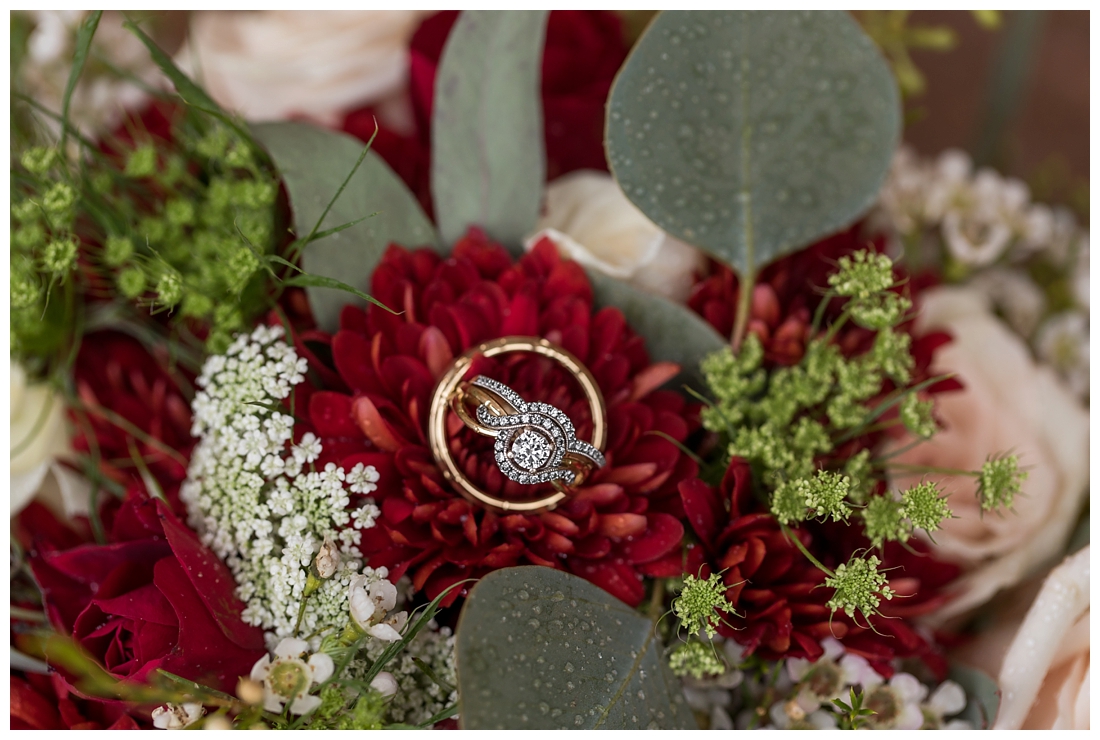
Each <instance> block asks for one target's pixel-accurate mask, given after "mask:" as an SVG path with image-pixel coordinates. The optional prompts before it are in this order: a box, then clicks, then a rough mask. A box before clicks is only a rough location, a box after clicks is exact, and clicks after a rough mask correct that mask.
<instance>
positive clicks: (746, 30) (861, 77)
mask: <svg viewBox="0 0 1100 740" xmlns="http://www.w3.org/2000/svg"><path fill="white" fill-rule="evenodd" d="M900 130H901V108H900V99H899V94H898V89H897V85H896V84H895V82H894V78H893V75H892V74H891V72H890V69H889V67H888V66H887V65H886V62H885V61H884V60H883V58H882V56H881V55H880V54H879V52H878V50H877V49H876V48H875V46H874V44H873V43H872V42H871V40H870V39H869V38H868V37H867V36H866V35H865V34H864V33H863V31H862V30H861V29H860V28H859V26H858V25H857V24H856V22H855V21H854V20H852V18H851V17H849V16H848V14H846V13H844V12H840V11H799V12H795V11H717V10H711V11H665V12H662V13H661V14H660V15H658V16H657V17H656V18H655V19H654V21H653V22H652V23H651V24H650V26H649V28H648V30H647V31H646V33H645V35H644V36H643V37H642V38H641V39H640V40H639V41H638V43H637V45H636V46H635V47H634V50H633V51H632V52H631V54H630V56H629V58H628V59H627V61H626V63H625V65H624V66H623V69H622V70H621V71H620V72H619V76H618V78H617V79H616V81H615V85H614V87H613V89H612V91H611V98H610V101H609V106H608V120H607V151H608V158H609V160H610V162H611V166H612V170H613V172H614V175H615V177H616V178H617V179H618V181H619V184H620V185H621V186H622V188H623V192H624V193H626V195H627V197H629V198H630V200H631V201H633V202H634V204H635V205H637V206H638V207H639V208H640V209H641V210H642V211H643V212H644V213H645V214H646V215H647V216H648V217H649V218H650V219H651V220H653V221H654V222H655V223H657V224H658V225H659V226H661V227H662V228H663V229H665V230H666V231H667V232H669V233H670V234H673V235H674V236H676V237H679V238H680V239H683V240H684V241H687V242H689V243H691V244H695V245H696V246H698V247H700V248H701V249H704V250H706V251H707V252H709V253H710V254H712V255H714V256H715V257H717V258H719V259H721V260H723V261H725V262H727V263H729V264H731V265H733V266H734V267H735V268H737V269H738V270H739V271H741V273H742V274H745V273H751V272H753V271H755V270H757V269H759V268H760V267H761V266H763V265H764V264H766V263H767V262H769V261H771V260H773V259H775V258H777V257H779V256H781V255H783V254H786V253H788V252H791V251H794V250H796V249H798V248H800V247H803V246H805V245H807V244H809V243H811V242H812V241H814V240H815V239H817V238H819V237H822V236H824V235H826V234H829V233H831V232H833V231H836V230H837V229H840V228H841V227H843V226H845V225H847V224H849V223H851V222H852V221H853V220H854V219H856V218H857V217H858V216H859V215H860V214H862V213H863V212H864V211H865V210H866V209H867V208H868V207H869V206H870V205H871V204H872V203H873V201H874V199H875V197H876V194H877V193H878V190H879V187H880V185H881V183H882V181H883V179H884V177H885V175H886V172H887V169H888V167H889V164H890V159H891V157H892V155H893V152H894V149H895V148H896V146H897V143H898V138H899V134H900Z"/></svg>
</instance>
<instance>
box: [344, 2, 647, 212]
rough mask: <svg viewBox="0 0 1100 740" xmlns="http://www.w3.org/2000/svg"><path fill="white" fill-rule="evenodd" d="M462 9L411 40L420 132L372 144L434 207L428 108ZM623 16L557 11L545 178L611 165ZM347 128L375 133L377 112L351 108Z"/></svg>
mask: <svg viewBox="0 0 1100 740" xmlns="http://www.w3.org/2000/svg"><path fill="white" fill-rule="evenodd" d="M457 19H458V11H455V10H447V11H443V12H441V13H437V14H436V15H433V16H431V17H430V18H428V19H426V20H425V21H424V22H423V23H422V24H421V25H420V28H419V29H417V31H416V33H415V34H414V35H413V38H412V41H411V44H410V60H409V76H410V81H409V90H410V93H411V97H412V102H413V110H414V113H415V121H416V126H415V130H414V131H413V132H412V133H411V134H409V135H407V136H403V135H401V134H398V133H396V132H392V131H388V130H385V129H383V130H381V131H379V134H378V138H376V139H375V142H374V150H375V151H377V152H378V153H379V154H380V155H381V156H382V157H383V159H385V160H386V162H388V163H389V164H390V166H391V167H393V168H394V170H395V171H397V173H398V174H399V175H400V176H401V177H402V179H403V180H405V182H406V184H408V186H409V188H410V189H411V190H412V191H413V193H414V194H416V196H417V198H419V199H420V201H421V203H423V204H425V207H426V208H427V210H428V211H429V212H431V208H430V200H431V195H430V182H429V176H430V175H429V173H430V166H429V164H430V159H431V156H430V149H431V111H432V98H433V96H434V94H435V74H436V69H437V67H438V66H439V59H440V57H441V56H442V54H443V45H444V43H445V42H446V40H447V35H448V34H449V33H450V31H451V27H452V26H453V25H454V23H455V21H456V20H457ZM626 52H627V46H626V42H625V37H624V34H623V28H622V22H621V21H620V20H619V17H618V16H617V15H615V14H614V13H612V12H609V11H602V10H555V11H554V12H552V13H551V14H550V19H549V22H548V25H547V29H546V44H545V47H544V52H543V63H542V109H543V133H544V136H545V140H546V150H545V151H546V177H547V179H548V180H553V179H554V178H556V177H560V176H561V175H564V174H566V173H568V172H572V171H573V170H579V169H594V170H607V160H606V157H605V155H604V146H603V129H604V108H605V105H606V103H607V95H608V93H609V92H610V90H611V83H612V81H613V80H614V79H615V74H616V73H617V72H618V71H619V67H620V66H622V63H623V60H624V59H626ZM343 129H344V130H345V131H347V132H348V133H350V134H353V135H355V136H357V137H359V138H360V139H362V140H363V141H366V140H368V139H369V138H370V137H371V135H372V134H374V130H375V124H374V112H373V110H372V109H370V108H364V109H361V110H358V111H353V112H351V113H349V114H348V116H347V117H346V119H345V120H344V124H343Z"/></svg>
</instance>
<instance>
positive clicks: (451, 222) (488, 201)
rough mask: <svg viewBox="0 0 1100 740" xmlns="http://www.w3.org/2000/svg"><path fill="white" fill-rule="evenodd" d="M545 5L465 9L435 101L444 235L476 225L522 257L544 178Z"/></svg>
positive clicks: (437, 201)
mask: <svg viewBox="0 0 1100 740" xmlns="http://www.w3.org/2000/svg"><path fill="white" fill-rule="evenodd" d="M547 15H548V11H545V10H536V11H532V10H503V11H501V10H497V11H484V10H481V11H479V10H464V11H462V14H461V15H459V17H458V21H457V22H456V23H455V25H454V28H452V29H451V33H450V35H448V37H447V43H446V45H445V46H444V47H443V55H442V57H441V58H440V60H439V68H438V70H437V72H436V78H435V97H434V99H433V101H432V173H431V174H432V198H433V201H434V205H435V212H436V221H437V223H438V224H439V232H440V235H441V236H442V239H443V242H444V243H446V244H453V243H454V242H456V241H457V240H458V239H459V238H460V237H461V236H462V235H463V234H464V233H466V229H468V228H469V227H470V226H479V227H481V228H483V229H485V231H486V233H488V234H489V236H490V237H492V238H493V239H496V240H497V241H499V242H500V243H502V244H504V245H505V246H506V247H508V248H509V249H510V250H511V251H512V253H513V254H522V240H523V237H525V236H527V235H528V234H529V233H531V231H532V230H533V229H534V226H535V222H536V221H537V220H538V216H539V207H540V204H541V202H542V190H543V184H544V181H545V179H546V158H545V154H544V152H543V147H544V144H543V141H544V140H543V133H542V92H541V85H540V79H541V73H542V45H543V39H544V36H545V32H546V18H547Z"/></svg>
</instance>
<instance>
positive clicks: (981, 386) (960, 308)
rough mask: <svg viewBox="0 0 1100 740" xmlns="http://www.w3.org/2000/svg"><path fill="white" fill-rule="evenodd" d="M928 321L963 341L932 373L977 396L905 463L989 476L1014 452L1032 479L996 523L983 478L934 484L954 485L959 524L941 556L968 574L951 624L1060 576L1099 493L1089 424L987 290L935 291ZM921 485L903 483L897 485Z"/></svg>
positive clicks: (940, 409)
mask: <svg viewBox="0 0 1100 740" xmlns="http://www.w3.org/2000/svg"><path fill="white" fill-rule="evenodd" d="M917 323H918V328H919V330H920V331H928V330H930V329H946V330H947V331H949V332H951V333H952V334H953V335H954V337H955V341H954V342H952V343H951V344H949V345H947V346H946V347H944V348H942V349H941V350H940V351H939V352H938V353H937V355H936V359H935V362H934V365H933V368H932V370H933V372H935V373H949V372H950V373H956V374H957V375H958V377H959V379H960V380H961V381H962V382H963V384H964V385H965V386H966V387H965V389H964V390H962V391H958V392H954V393H946V394H944V395H942V396H940V397H938V398H937V401H936V413H937V415H938V416H939V418H940V420H941V421H942V422H943V425H944V427H945V429H944V430H943V431H941V432H940V433H938V434H936V435H935V436H934V437H933V438H932V439H931V440H929V441H928V442H925V443H923V444H920V445H918V446H916V447H914V448H913V449H911V450H909V451H908V452H905V453H903V454H901V455H899V456H898V457H897V458H896V460H897V462H900V463H906V464H909V465H922V466H930V467H936V468H949V469H956V470H977V469H979V468H980V467H981V466H982V464H983V463H984V462H985V461H986V460H987V459H988V458H989V457H991V456H994V455H997V454H1002V453H1011V454H1015V455H1017V456H1018V458H1019V461H1020V465H1021V466H1022V467H1024V468H1025V469H1026V470H1027V473H1028V477H1027V479H1026V480H1025V481H1024V483H1023V485H1022V488H1021V492H1020V494H1019V495H1017V496H1016V499H1015V502H1014V504H1013V510H1011V511H1003V512H1001V511H997V512H986V513H984V514H983V513H982V512H981V510H980V508H979V504H978V500H977V496H976V492H977V481H976V480H975V479H974V478H973V477H965V476H957V477H952V476H943V475H928V476H926V479H928V480H935V481H938V482H939V483H941V484H942V486H943V488H944V491H945V492H946V493H947V494H948V505H949V506H950V507H951V509H952V511H953V512H954V514H955V516H956V518H953V519H949V520H947V521H945V522H944V524H943V529H942V530H941V531H939V532H936V534H935V540H936V542H935V544H934V545H933V547H934V548H935V549H936V553H937V556H938V557H940V558H944V559H947V560H951V561H954V562H957V563H959V564H960V565H962V566H963V568H964V574H963V575H962V576H961V577H960V579H959V580H958V581H956V583H955V584H954V585H953V587H952V588H953V590H954V593H955V598H954V599H953V600H952V601H951V602H950V603H948V604H947V605H946V606H945V607H944V608H943V609H942V610H940V611H939V612H937V613H936V614H935V615H932V617H931V619H932V620H934V621H937V622H942V621H943V620H946V619H949V618H950V617H953V616H956V615H959V614H962V613H964V612H966V611H968V610H970V609H972V608H974V607H977V606H979V605H981V604H983V603H985V602H986V601H988V600H989V598H990V597H992V596H993V595H994V594H995V593H996V592H997V591H999V590H1001V589H1004V588H1007V587H1009V586H1012V585H1014V584H1016V583H1018V582H1020V581H1021V580H1023V579H1024V578H1026V577H1027V576H1028V575H1031V574H1034V573H1036V572H1041V571H1042V570H1043V569H1045V568H1048V567H1050V565H1051V564H1052V563H1053V562H1054V561H1055V560H1056V559H1057V558H1058V557H1059V556H1060V555H1061V554H1062V553H1063V552H1064V551H1065V547H1066V543H1067V541H1068V539H1069V536H1070V534H1071V532H1072V528H1073V525H1074V522H1075V521H1076V519H1077V516H1078V514H1079V513H1080V511H1081V507H1082V506H1083V505H1084V503H1085V496H1086V491H1087V487H1088V472H1089V458H1088V434H1089V417H1088V412H1087V411H1086V410H1085V409H1084V408H1082V406H1081V405H1080V403H1079V402H1078V401H1077V400H1075V399H1074V398H1073V397H1072V396H1071V395H1070V394H1069V393H1068V392H1067V391H1066V390H1065V388H1064V387H1063V386H1062V385H1061V384H1060V383H1059V382H1058V380H1057V378H1056V377H1055V374H1054V373H1053V371H1051V370H1050V368H1047V367H1042V366H1039V365H1036V363H1035V361H1034V360H1033V359H1032V357H1031V354H1030V352H1029V350H1028V349H1027V346H1026V345H1025V344H1024V343H1023V341H1022V340H1020V338H1019V337H1018V336H1016V335H1015V334H1014V333H1013V332H1012V331H1011V330H1009V329H1008V328H1007V327H1006V326H1005V325H1004V324H1003V323H1002V322H1001V321H1000V320H999V319H998V318H996V317H995V316H994V315H993V314H992V312H991V311H990V309H989V304H988V301H987V299H986V298H985V297H984V296H983V295H982V294H981V293H980V292H978V291H976V290H973V289H968V288H962V287H941V288H937V289H935V290H931V291H928V292H927V293H925V294H924V297H923V301H922V304H921V306H920V314H919V317H918V319H917ZM909 441H910V440H903V441H902V442H901V444H908V443H909ZM914 480H915V479H914V478H913V477H911V476H910V477H902V476H900V475H899V476H898V479H897V483H896V485H898V486H905V485H908V484H909V483H911V482H913V481H914Z"/></svg>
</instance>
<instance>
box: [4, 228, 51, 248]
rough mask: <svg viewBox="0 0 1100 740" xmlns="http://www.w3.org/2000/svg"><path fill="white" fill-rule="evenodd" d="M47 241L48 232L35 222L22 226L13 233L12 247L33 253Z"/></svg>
mask: <svg viewBox="0 0 1100 740" xmlns="http://www.w3.org/2000/svg"><path fill="white" fill-rule="evenodd" d="M45 241H46V230H45V229H44V228H43V227H42V224H41V223H39V222H37V221H35V222H32V223H29V224H27V225H26V226H21V227H19V228H18V229H16V230H15V231H13V232H12V233H11V243H12V246H14V247H16V248H18V249H22V250H23V251H26V252H32V251H34V250H36V249H38V248H39V247H41V246H42V244H43V243H44V242H45Z"/></svg>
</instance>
